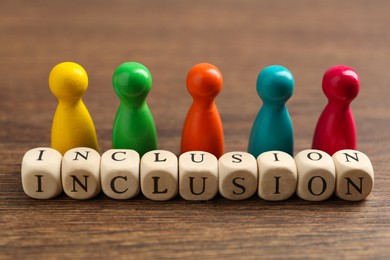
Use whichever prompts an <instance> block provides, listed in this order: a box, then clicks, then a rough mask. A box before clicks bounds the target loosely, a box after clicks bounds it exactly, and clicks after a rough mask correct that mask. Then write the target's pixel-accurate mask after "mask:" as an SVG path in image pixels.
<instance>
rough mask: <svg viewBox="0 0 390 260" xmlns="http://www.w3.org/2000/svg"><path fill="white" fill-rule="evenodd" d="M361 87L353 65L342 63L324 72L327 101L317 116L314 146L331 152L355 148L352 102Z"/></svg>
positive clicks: (323, 84) (323, 88)
mask: <svg viewBox="0 0 390 260" xmlns="http://www.w3.org/2000/svg"><path fill="white" fill-rule="evenodd" d="M359 88H360V80H359V76H358V74H357V73H356V71H355V70H353V69H352V68H349V67H347V66H342V65H340V66H334V67H331V68H330V69H328V70H327V71H326V72H325V74H324V77H323V79H322V90H323V91H324V93H325V95H326V97H327V98H328V104H327V105H326V107H325V109H324V111H322V114H321V116H320V118H319V119H318V122H317V126H316V130H315V132H314V137H313V149H318V150H322V151H324V152H327V153H328V154H330V155H333V154H334V153H335V152H337V151H339V150H342V149H356V125H355V119H354V118H353V114H352V110H351V107H350V103H351V102H352V100H353V99H354V98H355V97H356V96H357V95H358V93H359Z"/></svg>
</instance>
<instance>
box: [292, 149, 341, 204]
mask: <svg viewBox="0 0 390 260" xmlns="http://www.w3.org/2000/svg"><path fill="white" fill-rule="evenodd" d="M295 163H296V165H297V170H298V187H297V195H298V196H299V197H300V198H302V199H304V200H308V201H323V200H326V199H328V198H329V197H330V196H331V195H332V194H333V192H334V190H335V185H336V170H335V166H334V163H333V160H332V157H331V156H330V155H329V154H327V153H325V152H323V151H320V150H304V151H301V152H299V153H298V154H297V155H296V156H295Z"/></svg>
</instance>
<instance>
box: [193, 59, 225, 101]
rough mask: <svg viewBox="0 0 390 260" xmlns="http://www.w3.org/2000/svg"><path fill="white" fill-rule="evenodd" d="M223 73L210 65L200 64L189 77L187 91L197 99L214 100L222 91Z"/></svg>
mask: <svg viewBox="0 0 390 260" xmlns="http://www.w3.org/2000/svg"><path fill="white" fill-rule="evenodd" d="M222 83H223V79H222V73H221V72H220V71H219V69H218V68H217V67H215V66H214V65H212V64H209V63H199V64H197V65H195V66H194V67H192V68H191V70H190V71H189V72H188V75H187V90H188V92H190V94H191V96H192V97H194V98H195V99H206V100H211V99H214V98H215V97H216V96H217V95H218V93H219V92H220V91H221V89H222Z"/></svg>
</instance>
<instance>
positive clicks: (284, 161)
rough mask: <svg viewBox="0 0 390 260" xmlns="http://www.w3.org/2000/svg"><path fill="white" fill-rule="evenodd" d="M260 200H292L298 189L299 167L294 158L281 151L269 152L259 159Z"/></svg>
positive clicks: (261, 155)
mask: <svg viewBox="0 0 390 260" xmlns="http://www.w3.org/2000/svg"><path fill="white" fill-rule="evenodd" d="M257 163H258V166H259V184H258V185H259V187H258V195H259V197H260V198H262V199H264V200H269V201H281V200H286V199H288V198H290V197H291V196H292V195H293V194H294V193H295V191H296V189H297V181H298V174H297V167H296V165H295V161H294V158H292V157H291V155H289V154H288V153H285V152H281V151H269V152H264V153H262V154H260V155H259V156H258V157H257Z"/></svg>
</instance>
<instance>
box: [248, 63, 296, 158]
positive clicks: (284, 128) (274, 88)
mask: <svg viewBox="0 0 390 260" xmlns="http://www.w3.org/2000/svg"><path fill="white" fill-rule="evenodd" d="M256 89H257V93H258V94H259V96H260V98H261V99H262V101H263V106H262V107H261V109H260V111H259V113H258V115H257V116H256V119H255V121H254V123H253V127H252V131H251V134H250V138H249V145H248V152H249V153H251V154H252V155H253V156H255V157H256V158H257V156H259V155H260V154H261V153H263V152H267V151H272V150H278V151H283V152H286V153H288V154H290V155H291V156H292V154H293V150H294V130H293V126H292V122H291V119H290V114H289V113H288V110H287V107H286V102H287V100H288V99H289V98H290V97H291V96H292V94H293V91H294V78H293V76H292V74H291V72H290V71H289V70H288V69H286V68H284V67H282V66H279V65H273V66H269V67H266V68H265V69H263V70H262V71H261V72H260V73H259V76H258V78H257V87H256Z"/></svg>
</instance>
